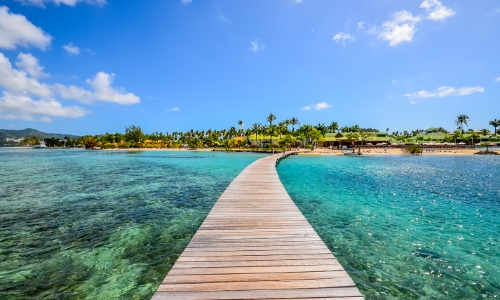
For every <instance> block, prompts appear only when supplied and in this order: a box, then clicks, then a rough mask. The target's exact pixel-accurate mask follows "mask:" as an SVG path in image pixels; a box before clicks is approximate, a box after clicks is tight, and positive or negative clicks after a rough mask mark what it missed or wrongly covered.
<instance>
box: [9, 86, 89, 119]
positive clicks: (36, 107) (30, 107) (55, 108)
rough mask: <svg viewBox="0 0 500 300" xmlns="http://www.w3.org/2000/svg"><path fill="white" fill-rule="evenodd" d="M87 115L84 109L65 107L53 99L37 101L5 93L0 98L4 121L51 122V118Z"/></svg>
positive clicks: (23, 95)
mask: <svg viewBox="0 0 500 300" xmlns="http://www.w3.org/2000/svg"><path fill="white" fill-rule="evenodd" d="M87 113H89V112H88V111H87V110H85V109H84V108H82V107H78V106H67V107H63V106H62V105H61V103H59V102H58V101H57V100H55V99H53V98H41V99H40V100H38V101H35V100H33V99H32V98H31V97H30V96H28V95H25V94H19V93H10V92H5V91H4V92H3V97H0V118H3V119H9V120H24V121H35V120H38V121H42V122H51V119H50V117H64V118H79V117H83V116H84V115H86V114H87Z"/></svg>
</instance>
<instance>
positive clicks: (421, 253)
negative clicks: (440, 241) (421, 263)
mask: <svg viewBox="0 0 500 300" xmlns="http://www.w3.org/2000/svg"><path fill="white" fill-rule="evenodd" d="M412 254H413V255H416V256H420V257H425V258H432V259H441V258H443V257H442V256H441V255H439V254H438V253H436V252H432V251H429V250H421V249H420V250H418V249H417V250H413V252H412Z"/></svg>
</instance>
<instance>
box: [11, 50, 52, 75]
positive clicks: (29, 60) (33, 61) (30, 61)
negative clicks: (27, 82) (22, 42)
mask: <svg viewBox="0 0 500 300" xmlns="http://www.w3.org/2000/svg"><path fill="white" fill-rule="evenodd" d="M16 66H17V67H18V68H19V69H21V70H24V71H26V72H27V73H28V74H30V76H31V77H33V78H40V77H49V76H50V75H49V74H48V73H44V72H43V69H44V68H45V67H42V66H40V65H39V63H38V59H37V58H36V57H34V56H33V55H31V54H30V53H19V55H18V56H17V62H16Z"/></svg>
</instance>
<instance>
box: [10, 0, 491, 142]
mask: <svg viewBox="0 0 500 300" xmlns="http://www.w3.org/2000/svg"><path fill="white" fill-rule="evenodd" d="M0 90H1V94H0V128H3V129H23V128H28V127H29V128H36V129H39V130H42V131H45V132H57V133H69V134H77V135H84V134H102V133H105V132H124V130H125V127H127V126H130V125H137V126H140V127H141V128H142V129H143V131H144V132H147V133H149V132H172V131H187V130H190V129H195V130H206V129H223V128H229V127H231V126H235V127H238V124H237V123H238V121H239V120H242V121H243V122H244V124H245V125H244V128H248V127H250V126H251V124H252V123H256V122H260V123H266V117H267V115H268V114H269V113H273V114H275V115H276V116H277V121H280V120H285V119H290V118H292V117H296V118H298V119H299V121H300V123H301V124H313V125H315V124H317V123H326V124H329V123H331V122H332V121H336V122H338V123H339V125H340V126H352V125H355V124H358V125H360V126H361V127H362V128H377V129H379V130H383V131H385V130H386V128H390V131H391V132H392V131H396V130H398V131H403V130H413V129H426V128H429V127H433V126H434V127H440V126H442V127H444V128H446V129H447V130H455V129H456V125H455V122H454V121H455V119H456V116H458V115H459V114H466V115H468V116H469V118H470V121H469V128H474V129H482V128H488V129H490V130H492V128H490V127H491V126H489V125H488V123H489V121H490V120H493V119H500V2H498V1H470V0H440V1H438V0H418V1H413V0H366V1H346V0H344V1H329V0H273V1H268V0H252V1H231V0H205V1H201V0H168V1H165V0H148V1H125V0H0Z"/></svg>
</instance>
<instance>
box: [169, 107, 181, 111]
mask: <svg viewBox="0 0 500 300" xmlns="http://www.w3.org/2000/svg"><path fill="white" fill-rule="evenodd" d="M179 110H180V109H179V108H178V107H173V108H170V109H167V111H179Z"/></svg>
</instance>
